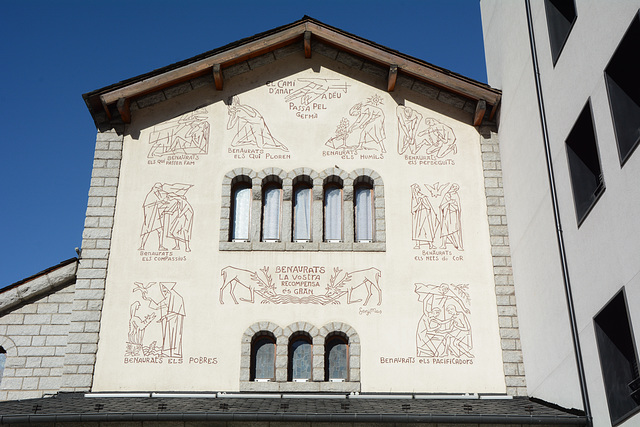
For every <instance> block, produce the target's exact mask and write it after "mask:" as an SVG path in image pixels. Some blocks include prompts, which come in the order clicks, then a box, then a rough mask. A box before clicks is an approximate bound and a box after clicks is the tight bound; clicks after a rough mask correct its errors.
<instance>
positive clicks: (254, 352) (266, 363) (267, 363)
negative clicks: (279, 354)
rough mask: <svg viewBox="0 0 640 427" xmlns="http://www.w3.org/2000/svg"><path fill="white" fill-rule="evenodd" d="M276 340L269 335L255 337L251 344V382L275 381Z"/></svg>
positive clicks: (263, 334)
mask: <svg viewBox="0 0 640 427" xmlns="http://www.w3.org/2000/svg"><path fill="white" fill-rule="evenodd" d="M275 378H276V339H275V337H274V336H273V335H272V334H270V333H262V334H259V335H256V336H255V337H254V338H253V340H252V342H251V367H250V380H251V381H275Z"/></svg>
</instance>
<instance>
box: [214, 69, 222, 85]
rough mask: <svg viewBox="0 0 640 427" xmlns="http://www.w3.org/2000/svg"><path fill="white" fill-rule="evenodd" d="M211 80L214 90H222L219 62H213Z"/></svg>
mask: <svg viewBox="0 0 640 427" xmlns="http://www.w3.org/2000/svg"><path fill="white" fill-rule="evenodd" d="M213 81H214V83H215V85H216V90H222V66H221V65H220V64H213Z"/></svg>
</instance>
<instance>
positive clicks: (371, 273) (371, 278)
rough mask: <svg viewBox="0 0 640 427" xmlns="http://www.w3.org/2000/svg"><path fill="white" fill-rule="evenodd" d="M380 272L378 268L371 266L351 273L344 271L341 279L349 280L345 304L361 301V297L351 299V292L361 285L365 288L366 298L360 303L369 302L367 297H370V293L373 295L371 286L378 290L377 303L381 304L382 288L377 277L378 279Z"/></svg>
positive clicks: (365, 303)
mask: <svg viewBox="0 0 640 427" xmlns="http://www.w3.org/2000/svg"><path fill="white" fill-rule="evenodd" d="M381 274H382V273H380V270H378V269H377V268H373V267H371V268H367V269H365V270H356V271H352V272H351V273H345V275H344V277H343V278H342V280H343V281H350V282H351V285H350V286H349V288H348V291H347V304H354V303H357V302H360V301H362V298H360V299H355V300H354V299H352V293H353V291H355V290H356V289H358V288H360V287H361V286H363V285H364V287H365V289H366V290H367V298H366V299H365V300H364V303H363V304H362V305H367V304H368V303H369V299H370V298H371V295H373V292H372V291H371V288H372V287H373V288H375V289H376V290H377V291H378V305H380V304H382V290H381V289H380V285H379V284H378V279H380V276H381Z"/></svg>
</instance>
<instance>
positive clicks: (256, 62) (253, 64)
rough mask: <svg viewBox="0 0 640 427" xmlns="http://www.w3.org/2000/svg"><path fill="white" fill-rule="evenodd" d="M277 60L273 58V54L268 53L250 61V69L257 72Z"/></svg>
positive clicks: (248, 61)
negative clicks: (257, 69)
mask: <svg viewBox="0 0 640 427" xmlns="http://www.w3.org/2000/svg"><path fill="white" fill-rule="evenodd" d="M275 60H276V58H275V56H273V53H272V52H268V53H265V54H263V55H260V56H257V57H255V58H251V59H248V60H247V63H248V64H249V68H251V69H252V70H255V69H256V68H259V67H262V66H264V65H268V64H271V63H272V62H274V61H275Z"/></svg>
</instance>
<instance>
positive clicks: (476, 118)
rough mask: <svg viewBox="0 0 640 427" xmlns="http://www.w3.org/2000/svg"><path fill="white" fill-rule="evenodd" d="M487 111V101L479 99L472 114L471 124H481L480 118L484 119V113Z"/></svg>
mask: <svg viewBox="0 0 640 427" xmlns="http://www.w3.org/2000/svg"><path fill="white" fill-rule="evenodd" d="M486 112H487V101H485V100H484V99H481V100H479V101H478V103H477V104H476V112H475V114H474V115H473V125H474V126H480V124H482V119H484V114H485V113H486Z"/></svg>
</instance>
